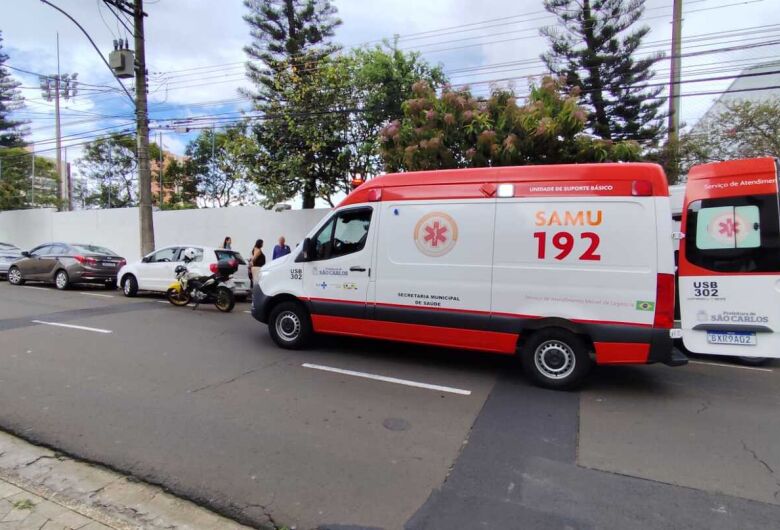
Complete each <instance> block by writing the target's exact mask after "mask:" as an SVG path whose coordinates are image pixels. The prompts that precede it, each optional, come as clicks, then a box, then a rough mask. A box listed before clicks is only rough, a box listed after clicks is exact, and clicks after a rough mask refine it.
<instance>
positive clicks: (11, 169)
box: [0, 147, 60, 210]
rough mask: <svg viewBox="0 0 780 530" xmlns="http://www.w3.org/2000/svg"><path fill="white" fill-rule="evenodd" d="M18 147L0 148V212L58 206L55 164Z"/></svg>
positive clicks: (57, 182) (57, 180)
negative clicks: (33, 177)
mask: <svg viewBox="0 0 780 530" xmlns="http://www.w3.org/2000/svg"><path fill="white" fill-rule="evenodd" d="M32 158H33V154H32V153H30V152H28V151H27V150H25V149H23V148H21V147H11V148H9V147H0V210H17V209H21V208H42V207H55V208H56V207H59V205H60V201H59V199H58V196H59V193H58V191H59V179H58V178H57V170H56V168H55V164H54V161H52V160H49V159H48V158H43V157H40V156H36V157H35V180H34V181H33V180H32V178H31V176H32V171H33V168H32V163H33V160H32Z"/></svg>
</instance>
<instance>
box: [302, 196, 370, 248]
mask: <svg viewBox="0 0 780 530" xmlns="http://www.w3.org/2000/svg"><path fill="white" fill-rule="evenodd" d="M371 213H372V209H371V208H354V209H349V210H344V211H342V212H339V213H338V214H336V215H334V216H333V218H332V219H331V220H330V221H328V222H327V223H326V224H325V226H323V227H322V228H321V229H320V231H319V232H317V235H315V236H314V259H315V260H325V259H330V258H335V257H338V256H345V255H347V254H353V253H355V252H359V251H361V250H363V247H364V246H365V245H366V239H367V238H368V229H369V227H370V225H371Z"/></svg>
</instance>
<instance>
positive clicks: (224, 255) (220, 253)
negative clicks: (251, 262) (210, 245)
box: [214, 250, 246, 265]
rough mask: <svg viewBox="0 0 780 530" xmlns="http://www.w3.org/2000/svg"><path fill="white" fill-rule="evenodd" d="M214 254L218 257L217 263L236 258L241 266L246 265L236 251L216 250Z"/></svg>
mask: <svg viewBox="0 0 780 530" xmlns="http://www.w3.org/2000/svg"><path fill="white" fill-rule="evenodd" d="M214 253H215V254H216V255H217V261H222V260H226V259H233V258H235V259H236V261H238V264H239V265H246V261H244V258H243V257H242V256H241V254H239V253H238V252H236V251H234V250H215V251H214Z"/></svg>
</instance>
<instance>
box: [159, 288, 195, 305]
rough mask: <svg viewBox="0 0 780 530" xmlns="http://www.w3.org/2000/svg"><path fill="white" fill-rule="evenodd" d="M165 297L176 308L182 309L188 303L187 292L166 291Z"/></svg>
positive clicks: (188, 296)
mask: <svg viewBox="0 0 780 530" xmlns="http://www.w3.org/2000/svg"><path fill="white" fill-rule="evenodd" d="M165 297H166V298H167V299H168V301H169V302H170V303H172V304H173V305H175V306H178V307H184V306H185V305H187V304H189V303H190V295H189V294H188V293H187V291H180V290H178V289H168V290H167V291H166V292H165Z"/></svg>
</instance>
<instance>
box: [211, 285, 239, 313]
mask: <svg viewBox="0 0 780 530" xmlns="http://www.w3.org/2000/svg"><path fill="white" fill-rule="evenodd" d="M214 305H215V306H217V309H219V310H220V311H222V312H223V313H229V312H230V311H233V307H235V305H236V295H234V294H233V291H231V290H230V289H228V288H227V287H217V301H216V302H214Z"/></svg>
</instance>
